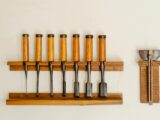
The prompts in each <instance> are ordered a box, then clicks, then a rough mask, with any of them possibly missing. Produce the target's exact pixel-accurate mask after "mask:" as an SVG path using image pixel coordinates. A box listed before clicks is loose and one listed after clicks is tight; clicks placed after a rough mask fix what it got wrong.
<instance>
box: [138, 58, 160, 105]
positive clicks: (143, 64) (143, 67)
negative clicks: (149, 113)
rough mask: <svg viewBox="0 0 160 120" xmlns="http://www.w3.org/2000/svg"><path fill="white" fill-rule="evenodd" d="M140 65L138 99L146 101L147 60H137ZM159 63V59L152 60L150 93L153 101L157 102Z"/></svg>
mask: <svg viewBox="0 0 160 120" xmlns="http://www.w3.org/2000/svg"><path fill="white" fill-rule="evenodd" d="M138 64H139V67H140V101H141V103H148V87H147V85H148V61H138ZM159 65H160V61H153V62H152V69H151V70H152V86H153V90H152V95H153V103H159V100H160V99H159Z"/></svg>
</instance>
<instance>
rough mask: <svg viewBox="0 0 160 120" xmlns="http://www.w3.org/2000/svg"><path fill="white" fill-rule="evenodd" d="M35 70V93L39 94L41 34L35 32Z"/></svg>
mask: <svg viewBox="0 0 160 120" xmlns="http://www.w3.org/2000/svg"><path fill="white" fill-rule="evenodd" d="M35 60H36V71H37V89H36V95H37V96H39V74H40V65H39V64H40V61H42V34H36V52H35Z"/></svg>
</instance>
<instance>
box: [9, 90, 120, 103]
mask: <svg viewBox="0 0 160 120" xmlns="http://www.w3.org/2000/svg"><path fill="white" fill-rule="evenodd" d="M122 103H123V99H122V94H121V93H108V97H106V98H100V97H98V94H97V93H94V94H93V97H92V98H86V97H85V94H84V93H81V94H80V98H75V97H74V94H73V93H67V96H66V97H63V96H62V94H61V93H55V94H54V96H53V97H51V96H50V94H49V93H40V95H39V97H37V96H36V94H35V93H28V94H25V93H10V94H9V99H8V100H7V101H6V104H7V105H107V104H122Z"/></svg>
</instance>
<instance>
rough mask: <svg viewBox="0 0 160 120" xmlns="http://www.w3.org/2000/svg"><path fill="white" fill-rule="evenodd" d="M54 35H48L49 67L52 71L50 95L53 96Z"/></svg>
mask: <svg viewBox="0 0 160 120" xmlns="http://www.w3.org/2000/svg"><path fill="white" fill-rule="evenodd" d="M53 61H54V34H48V67H49V71H50V95H51V96H53V66H52V62H53Z"/></svg>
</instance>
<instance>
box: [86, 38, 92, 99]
mask: <svg viewBox="0 0 160 120" xmlns="http://www.w3.org/2000/svg"><path fill="white" fill-rule="evenodd" d="M92 39H93V35H86V61H87V76H88V77H87V83H86V97H92V83H91V62H92V59H93V55H92V54H93V51H92V48H93V41H92Z"/></svg>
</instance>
